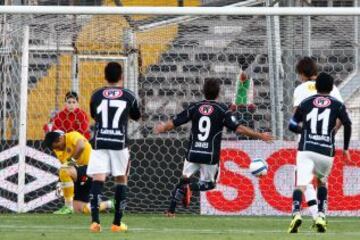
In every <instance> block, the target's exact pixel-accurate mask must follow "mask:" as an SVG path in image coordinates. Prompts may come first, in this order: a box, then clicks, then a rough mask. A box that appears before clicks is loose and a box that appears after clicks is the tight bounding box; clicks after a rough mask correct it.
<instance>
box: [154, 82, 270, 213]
mask: <svg viewBox="0 0 360 240" xmlns="http://www.w3.org/2000/svg"><path fill="white" fill-rule="evenodd" d="M219 92H220V83H219V81H217V80H215V79H209V80H207V81H206V82H205V84H204V86H203V93H204V95H205V100H203V101H199V102H196V103H193V104H191V105H190V106H189V107H188V108H187V109H186V110H184V111H183V112H181V113H179V114H178V115H176V116H175V117H174V118H173V119H172V120H169V121H167V122H165V123H160V124H158V125H157V126H155V129H154V132H155V133H163V132H166V131H170V130H172V129H174V128H175V127H178V126H180V125H182V124H185V123H187V122H189V121H191V123H192V128H191V134H190V142H189V147H188V151H187V154H186V156H185V162H184V168H183V173H182V175H183V176H182V178H181V179H180V182H179V183H178V184H177V185H176V187H175V189H174V191H173V193H172V198H171V202H170V207H169V209H168V210H167V212H166V214H167V216H169V217H173V216H175V208H176V204H177V201H181V200H182V202H183V204H184V206H185V207H188V206H189V203H190V196H191V192H192V191H208V190H211V189H214V188H215V186H216V180H217V175H218V170H219V158H220V148H221V136H222V131H223V128H224V126H226V127H227V128H229V129H231V130H233V131H235V132H237V133H239V134H243V135H246V136H249V137H252V138H257V139H261V140H263V141H266V142H271V140H272V137H271V136H270V135H268V134H266V133H259V132H255V131H253V130H252V129H250V128H247V127H245V126H242V125H240V124H239V123H238V122H237V121H236V119H235V117H233V116H232V114H231V113H232V112H231V110H230V109H229V108H228V107H227V106H226V105H225V104H223V103H220V102H218V101H217V98H218V96H219ZM198 171H200V173H201V177H200V181H191V180H190V177H191V176H192V175H194V174H195V173H196V172H198Z"/></svg>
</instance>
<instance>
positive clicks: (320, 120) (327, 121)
mask: <svg viewBox="0 0 360 240" xmlns="http://www.w3.org/2000/svg"><path fill="white" fill-rule="evenodd" d="M337 119H340V121H341V123H342V124H343V125H344V126H345V128H347V127H348V126H349V125H351V120H350V118H349V115H348V114H347V112H346V107H345V105H344V104H343V103H341V102H340V101H338V100H337V99H335V98H333V97H331V96H329V95H320V94H317V95H314V96H311V97H308V98H306V99H305V100H304V101H302V102H301V103H300V105H299V107H298V108H297V109H296V112H295V114H294V116H293V118H292V120H291V121H293V122H294V123H296V124H297V123H300V122H302V130H301V139H300V142H299V148H298V149H299V151H312V152H316V153H320V154H323V155H326V156H330V157H332V156H334V154H335V126H336V120H337ZM349 138H350V137H349ZM348 140H349V139H348ZM345 141H347V140H345ZM347 145H348V143H347Z"/></svg>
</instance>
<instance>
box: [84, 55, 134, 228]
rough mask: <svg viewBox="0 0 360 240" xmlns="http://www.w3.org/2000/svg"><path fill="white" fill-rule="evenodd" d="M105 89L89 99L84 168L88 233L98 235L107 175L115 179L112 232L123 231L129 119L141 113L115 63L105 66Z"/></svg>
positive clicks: (96, 92) (119, 67)
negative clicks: (90, 146) (89, 139)
mask: <svg viewBox="0 0 360 240" xmlns="http://www.w3.org/2000/svg"><path fill="white" fill-rule="evenodd" d="M105 79H106V81H107V83H108V85H107V86H105V87H103V88H100V89H98V90H96V91H95V92H94V93H93V94H92V97H91V102H90V111H91V117H92V118H93V119H94V120H95V134H94V150H93V151H92V152H91V155H90V161H89V165H88V169H87V174H88V176H90V177H92V178H93V184H92V186H91V190H90V204H91V217H92V224H91V226H90V231H91V232H100V231H101V226H100V219H99V202H100V200H99V199H100V196H101V191H102V188H103V185H104V182H105V179H106V176H107V175H108V174H111V175H112V176H114V177H115V182H116V186H115V216H114V221H113V225H112V226H111V231H113V232H122V231H126V230H127V226H126V225H125V224H124V223H121V219H122V216H123V213H124V210H125V207H126V195H127V176H128V173H129V165H130V164H129V150H128V148H127V145H128V137H127V125H128V118H129V117H130V118H131V119H133V120H138V119H139V118H140V111H139V107H138V104H137V100H136V98H135V96H134V93H132V92H131V91H130V90H128V89H125V88H123V80H122V68H121V65H120V64H118V63H116V62H110V63H108V64H107V65H106V67H105Z"/></svg>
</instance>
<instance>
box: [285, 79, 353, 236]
mask: <svg viewBox="0 0 360 240" xmlns="http://www.w3.org/2000/svg"><path fill="white" fill-rule="evenodd" d="M333 84H334V79H333V78H332V77H331V76H330V75H328V74H326V73H321V74H320V75H319V76H318V77H317V79H316V84H315V87H316V90H317V94H316V95H313V96H311V97H308V98H306V99H305V100H304V101H302V102H301V103H300V105H299V106H298V107H297V109H296V112H295V114H294V116H293V118H292V119H291V120H290V123H289V129H290V130H291V131H293V132H295V133H300V134H301V139H300V142H299V147H298V152H297V155H296V170H297V171H296V189H295V190H294V193H293V219H292V221H291V223H290V227H289V233H297V232H298V228H299V227H300V225H301V223H302V219H301V215H300V207H301V202H302V194H303V192H304V195H305V199H306V200H307V202H308V206H309V209H310V212H311V214H312V217H313V219H314V227H315V228H316V229H317V231H318V232H325V231H326V227H327V226H326V225H327V222H326V220H325V205H326V202H327V189H326V178H327V176H328V175H329V173H330V171H331V167H332V164H333V161H334V155H335V134H336V121H337V120H338V119H339V120H340V121H341V123H342V124H343V125H344V156H345V157H346V159H347V160H350V156H349V152H348V148H349V142H350V137H351V120H350V118H349V116H348V114H347V112H346V108H345V105H344V104H343V103H341V102H340V101H339V100H337V99H335V98H334V97H332V96H330V95H329V94H330V92H331V91H332V89H333ZM300 124H302V127H301V125H300ZM315 176H316V177H317V179H319V180H320V181H321V182H322V184H321V185H320V187H319V189H318V194H317V197H316V196H315V191H313V192H309V191H305V189H308V188H309V187H308V186H309V185H312V180H313V178H314V177H315ZM317 203H318V205H317Z"/></svg>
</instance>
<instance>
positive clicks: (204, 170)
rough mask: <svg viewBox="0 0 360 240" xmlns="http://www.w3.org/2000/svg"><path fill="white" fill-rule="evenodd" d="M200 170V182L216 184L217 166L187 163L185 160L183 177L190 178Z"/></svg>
mask: <svg viewBox="0 0 360 240" xmlns="http://www.w3.org/2000/svg"><path fill="white" fill-rule="evenodd" d="M199 170H200V181H204V182H216V181H217V178H218V172H219V165H218V164H215V165H209V164H200V163H192V162H188V161H187V160H186V159H185V162H184V168H183V172H182V174H183V176H185V177H187V178H190V177H191V176H192V175H193V174H195V173H196V172H197V171H199Z"/></svg>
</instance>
